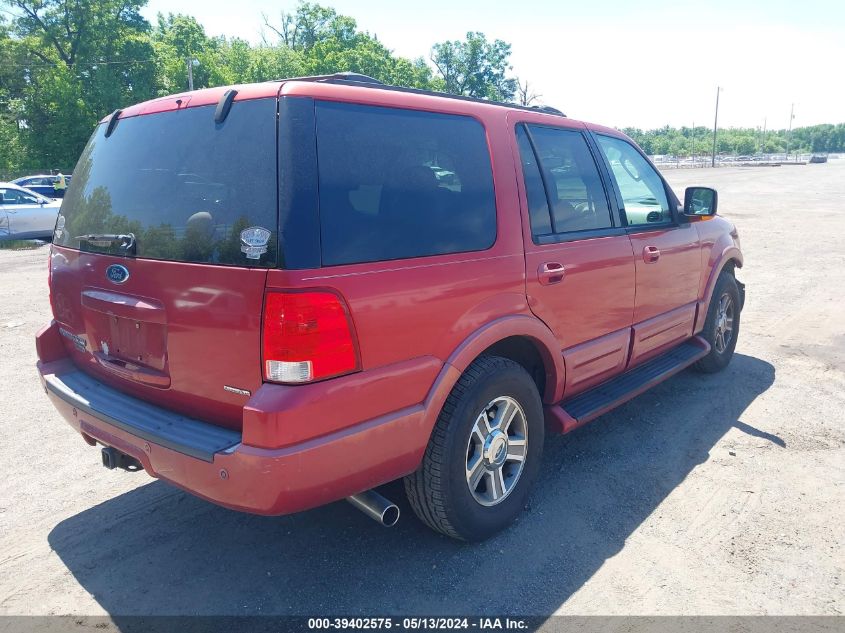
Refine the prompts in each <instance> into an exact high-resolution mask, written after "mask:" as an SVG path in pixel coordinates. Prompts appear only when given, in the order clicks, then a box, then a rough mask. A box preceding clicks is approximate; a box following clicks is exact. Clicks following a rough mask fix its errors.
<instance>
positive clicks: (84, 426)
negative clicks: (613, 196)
mask: <svg viewBox="0 0 845 633" xmlns="http://www.w3.org/2000/svg"><path fill="white" fill-rule="evenodd" d="M234 88H235V89H237V90H238V94H237V96H236V101H240V100H244V99H252V98H262V97H272V96H275V95H278V94H281V95H299V96H309V97H313V98H316V99H325V100H335V101H350V102H355V103H360V104H369V105H382V106H392V107H400V108H411V109H420V110H426V111H431V112H440V113H447V114H462V115H469V116H472V117H474V118H475V119H477V120H478V121H479V122H480V123H481V124H482V125H483V126H484V128H485V130H486V135H487V143H488V147H489V150H490V154H491V164H492V169H493V182H494V187H495V198H496V206H497V239H496V241H495V243H494V244H493V246H492V247H490V248H489V249H487V250H485V251H480V252H472V253H459V254H452V255H438V256H432V257H421V258H414V259H406V260H396V261H385V262H376V263H362V264H350V265H342V266H332V267H323V268H314V269H309V270H281V269H272V270H266V269H248V268H237V267H224V266H212V265H200V264H188V263H178V262H166V261H155V260H144V259H133V260H132V275H131V276H130V278H129V279H128V280H127V282H126V283H125V284H122V285H120V286H119V287H116V286H112V285H110V284H108V282H107V281H106V278H105V274H104V273H105V269H106V267H108V266H109V265H110V264H113V263H120V262H122V261H125V260H123V259H121V258H117V257H110V256H105V255H94V254H90V253H82V252H79V251H76V250H73V249H68V248H62V247H53V253H52V257H51V264H50V266H51V273H52V305H53V311H54V317H55V323H53V324H52V325H50V326H48V327H46V328H44V329H43V330H42V331H41V332H39V334H38V336H37V338H36V346H37V350H38V355H39V359H40V363H39V371H40V372H41V374H42V379H43V377H44V376H45V375H49V374H50V372H53V371H58V370H59V369H60V368H62V367H67V366H69V364H70V363H73V364H74V365H75V366H77V367H79V368H80V369H82V370H83V371H85V372H87V373H88V374H90V375H92V376H94V377H96V378H97V379H98V380H100V381H101V382H102V383H103V384H104V385H106V386H108V387H112V388H114V389H117V390H119V391H122V392H125V393H127V394H129V395H132V396H134V397H136V398H139V399H142V400H147V401H151V402H154V403H155V404H157V405H158V406H160V407H163V408H165V409H170V410H173V411H176V412H179V413H182V414H185V415H188V416H190V417H193V418H195V419H199V420H202V421H205V422H208V423H212V424H216V425H221V426H226V427H229V428H232V429H236V430H238V431H240V432H241V442H240V443H239V444H237V445H236V446H235V447H234V448H233V449H231V450H228V451H224V452H220V453H217V454H215V455H214V459H213V462H212V463H209V462H206V461H203V460H199V459H196V458H193V457H189V456H187V455H184V454H182V453H179V452H176V451H174V450H171V449H168V448H165V447H163V446H159V445H152V446H149V450H146V448H145V445H147V444H148V443H147V442H145V441H144V440H141V439H140V438H138V437H136V436H133V435H132V434H130V433H128V432H126V431H123V430H121V429H119V428H117V427H115V426H113V425H111V424H109V423H108V422H106V421H104V420H100V419H97V418H94V417H92V416H89V415H88V414H80V413H79V412H76V411H75V410H74V409H73V407H72V406H70V405H69V404H67V402H65V401H64V400H61V399H59V398H58V397H57V396H55V395H53V394H52V392H51V395H50V397H51V399H52V400H53V402H54V404H55V406H56V408H57V409H58V410H59V412H60V414H61V415H62V416H63V417H64V418H65V419H66V420H67V421H68V422H69V423H70V424H71V425H72V426H73V427H74V428H75V429H76V430H77V431H79V432H80V433H82V435H83V437H84V438H85V439H86V441H89V442H93V441H94V440H96V441H98V442H100V443H102V444H105V445H108V446H114V447H115V448H117V449H118V450H121V451H123V452H125V453H127V454H129V455H131V456H133V457H135V458H136V459H138V460H139V461H140V462H141V463H142V464H143V466H144V468H145V469H146V470H147V471H148V472H149V473H150V474H151V475H153V476H155V477H161V478H163V479H166V480H168V481H170V482H172V483H174V484H175V485H177V486H180V487H182V488H184V489H186V490H189V491H190V492H193V493H194V494H197V495H198V496H200V497H203V498H205V499H209V500H211V501H214V502H216V503H219V504H221V505H225V506H227V507H230V508H234V509H238V510H245V511H250V512H255V513H260V514H281V513H288V512H295V511H298V510H304V509H307V508H310V507H314V506H317V505H320V504H323V503H327V502H330V501H334V500H337V499H340V498H343V497H345V496H347V495H350V494H354V493H357V492H361V491H363V490H366V489H369V488H372V487H374V486H377V485H379V484H382V483H385V482H388V481H391V480H393V479H396V478H398V477H401V476H404V475H406V474H408V473H410V472H413V471H414V470H415V469H416V468H418V466H419V464H420V461H421V459H422V456H423V453H424V451H425V448H426V445H427V443H428V440H429V436H430V434H431V430H432V428H433V427H434V424H435V422H436V420H437V417H438V415H439V413H440V411H441V409H442V407H443V404H444V402H445V401H446V398H447V397H448V395H449V393H450V392H451V390H452V388H453V387H454V385H455V383H456V382H457V381H458V380H459V379H460V376H461V373H462V372H463V371H464V370H465V369H466V368H467V367H468V366H469V365H470V364H471V363H472V361H473V360H474V359H475V358H477V357H478V355H479V354H481V353H482V352H484V350H485V349H487V348H489V347H490V346H491V345H493V344H495V343H497V342H499V341H502V340H503V339H506V338H510V337H522V338H523V339H525V340H526V341H528V342H529V343H530V344H531V345H532V346H534V348H535V349H536V350H537V352H538V354H539V357H540V359H541V360H542V363H543V369H544V370H545V379H546V380H545V382H546V388H545V393H544V394H542V396H543V402H544V404H545V405H546V406H545V414H546V422H547V425H548V427H549V428H550V429H552V430H555V431H558V432H568V431H570V430H572V429H573V428H575V427H576V426H578V425H579V424H580V423H582V422H583V421H576V420H574V419H573V418H571V417H569V416H568V415H567V414H566V413H565V412H564V411H563V410H562V409H561V408H560V407H558V406H556V405H557V403H559V402H561V401H562V400H564V398H566V397H570V396H572V395H575V394H577V393H579V392H582V391H584V390H585V389H588V388H590V387H592V386H594V385H596V384H599V383H601V382H603V381H605V380H607V379H609V378H612V377H613V376H616V375H618V374H619V373H620V372H622V371H624V370H625V369H626V368H627V367H629V366H632V365H635V364H637V363H640V362H643V361H644V360H647V359H648V358H651V357H653V356H654V355H655V354H658V353H660V352H661V351H663V350H665V349H667V348H668V347H671V346H672V345H674V344H677V343H678V342H681V341H683V340H686V339H689V337H691V336H692V335H693V332H694V331H696V332H697V331H699V330H700V329H701V327H703V318H702V314H703V312H704V311H706V306H707V302H708V301H709V299H710V294H711V293H712V289H713V286H714V284H715V279H716V277H717V276H718V273H719V270H721V268H722V267H723V266H724V265H726V263H729V262H731V261H733V262H734V264H735V265H737V266H741V265H742V256H741V254H740V252H739V243H738V240H737V239H736V237H735V233H733V234H732V230H733V229H732V227H731V225H730V224H729V223H727V222H725V221H724V220H721V219H719V218H715V219H713V220H710V221H707V222H698V223H695V224H680V225H679V226H676V227H672V228H665V229H659V230H654V231H647V232H632V233H631V234H630V235H629V234H620V233H617V234H615V235H611V236H607V237H594V238H592V239H583V240H574V241H568V242H561V243H556V244H549V245H542V246H540V245H536V244H534V243H533V241H532V239H531V234H530V228H529V222H528V212H527V208H528V207H527V202H526V196H525V191H524V187H523V179H522V173H521V162H520V160H519V154H518V149H517V146H516V142H515V138H514V125H515V123H516V122H519V121H526V122H534V123H540V124H544V125H552V126H557V127H564V128H569V129H578V130H582V131H586V130H596V131H601V132H603V133H607V134H612V135H615V136H623V135H621V134H620V133H619V132H617V131H615V130H610V129H608V128H603V127H600V126H593V125H587V124H583V123H580V122H578V121H573V120H570V119H562V118H561V117H558V116H555V115H551V114H545V113H541V112H537V113H533V112H527V111H516V110H509V109H507V108H502V107H500V106H494V105H490V104H484V103H477V102H472V101H461V100H455V99H448V98H442V97H438V96H433V95H427V94H415V93H406V92H396V91H387V90H377V89H372V88H362V87H355V86H344V85H336V84H326V83H315V82H304V81H299V82H297V81H291V82H268V83H262V84H254V85H247V86H235V87H234ZM226 90H227V88H212V89H207V90H201V91H196V92H193V93H188V94H184V95H175V96H172V97H165V98H162V99H157V100H153V101H150V102H146V103H143V104H138V105H136V106H131V107H129V108H126V109H125V110H123V112H122V114H121V115H120V116H121V118H126V117H131V116H141V115H149V114H154V113H157V112H164V111H168V110H173V109H179V108H194V107H198V106H203V105H213V104H215V103H217V102H218V101H219V99H220V97H221V96H222V95H223V94H224V93H225V91H226ZM647 247H655V248H656V249H658V250H659V251H660V257H659V258H658V259H657V261H654V262H652V263H647V262H646V260H645V259H644V258H643V257H642V253H643V251H644V249H646V248H647ZM547 263H560V264H562V265H563V276H562V278H561V279H560V280H558V279H553V280H552V281H553V282H555V283H550V284H545V283H540V277H539V276H538V270H541V267H542V266H543V265H544V264H547ZM296 289H325V290H329V291H331V292H334V293H337V294H338V295H339V296H340V297H342V299H343V300H344V301H345V303H346V305H347V306H348V309H349V315H350V318H351V321H352V323H353V328H354V336H355V338H356V340H357V345H358V352H359V354H360V366H361V367H360V371H357V372H355V373H352V374H349V375H345V376H341V377H337V378H333V379H329V380H324V381H322V382H316V383H312V384H305V385H295V386H289V385H280V384H271V383H264V382H262V375H261V360H260V356H261V318H262V306H263V300H264V294H265V292H266V291H268V290H296ZM60 328H61V330H62V332H60ZM83 344H84V346H85V349H84V351H83V350H82V349H80V346H81V345H83ZM223 385H228V386H232V387H236V388H238V389H243V390H247V391H249V392H251V395H249V396H247V395H239V394H237V393H230V392H228V391H224V390H223V389H222V386H223ZM221 470H225V472H226V475H227V476H226V477H225V478H221V475H220V473H221Z"/></svg>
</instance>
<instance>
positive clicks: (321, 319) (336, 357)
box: [262, 292, 359, 383]
mask: <svg viewBox="0 0 845 633" xmlns="http://www.w3.org/2000/svg"><path fill="white" fill-rule="evenodd" d="M263 339H264V340H263V344H262V346H263V356H262V360H263V365H264V379H265V380H269V381H272V382H283V383H303V382H312V381H315V380H322V379H324V378H332V377H334V376H340V375H342V374H348V373H350V372H353V371H356V370H358V369H359V363H358V353H357V350H356V347H355V339H354V335H353V329H352V321H351V319H350V318H349V311H348V310H347V308H346V305H345V303H344V302H343V300H342V299H341V298H340V297H339V296H337V295H336V294H334V293H331V292H268V293H267V295H266V296H265V298H264V322H263Z"/></svg>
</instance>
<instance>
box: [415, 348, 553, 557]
mask: <svg viewBox="0 0 845 633" xmlns="http://www.w3.org/2000/svg"><path fill="white" fill-rule="evenodd" d="M482 414H484V415H485V417H484V418H482ZM520 416H521V418H520ZM500 418H508V420H509V421H507V422H505V423H503V424H502V425H501V426H497V425H498V420H499V419H500ZM485 433H486V435H485ZM544 433H545V425H544V421H543V406H542V403H541V401H540V395H539V393H538V392H537V386H536V385H535V384H534V381H533V380H532V379H531V376H530V375H529V374H528V372H527V371H525V369H524V368H523V367H522V366H521V365H519V364H517V363H515V362H514V361H512V360H509V359H507V358H501V357H498V356H480V357H479V358H477V359H476V360H475V361H474V362H473V363H472V364H471V365H470V366H469V367H468V368H467V369H466V371H465V372H464V373H463V375H462V376H461V378H460V379H459V380H458V382H457V384H456V385H455V387H454V388H453V389H452V392H451V393H450V394H449V397H448V398H447V399H446V403H445V404H444V405H443V409H442V410H441V412H440V415H439V417H438V419H437V423H436V424H435V426H434V430H433V431H432V434H431V439H430V440H429V443H428V446H427V447H426V451H425V455H424V457H423V461H422V465H421V466H420V468H419V469H418V470H417V471H416V472H414V473H412V474H411V475H408V476H407V477H405V493H406V495H407V497H408V501H409V502H410V504H411V507H412V508H413V509H414V512H415V513H416V515H417V516H418V517H419V518H420V519H421V520H422V521H423V522H424V523H425V524H427V525H428V526H429V527H431V528H432V529H434V530H436V531H438V532H442V533H443V534H446V535H447V536H451V537H453V538H456V539H461V540H465V541H480V540H484V539H486V538H488V537H490V536H492V535H493V534H495V533H496V532H498V531H500V530H502V529H504V528H505V527H507V526H508V525H510V524H511V523H512V522H513V521H514V519H516V517H517V516H518V515H519V514H520V513H521V512H522V509H523V508H524V507H525V504H526V501H527V499H528V494H529V492H530V490H531V487H532V485H533V483H534V480H535V479H536V478H537V473H538V471H539V468H540V460H541V457H542V453H543V438H544ZM523 434H524V436H523ZM503 435H504V436H506V437H505V438H504V439H503V437H502V436H503ZM523 440H524V445H523ZM503 451H504V453H503ZM520 454H521V455H522V456H523V459H522V461H519V456H520ZM479 460H480V462H479ZM499 460H503V462H502V464H501V466H498V465H497V462H498V461H499ZM470 473H472V477H473V482H477V483H475V488H474V489H473V488H471V484H470ZM498 473H501V477H499V476H498ZM497 495H498V497H497Z"/></svg>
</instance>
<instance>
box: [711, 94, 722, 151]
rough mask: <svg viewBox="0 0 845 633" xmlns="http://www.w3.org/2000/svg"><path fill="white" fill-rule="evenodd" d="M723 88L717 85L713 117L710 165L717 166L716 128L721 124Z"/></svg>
mask: <svg viewBox="0 0 845 633" xmlns="http://www.w3.org/2000/svg"><path fill="white" fill-rule="evenodd" d="M721 91H722V89H721V88H720V87H719V86H716V117H715V118H714V119H713V158H712V160H711V161H710V166H711V167H715V166H716V130H717V128H718V126H719V93H720V92H721Z"/></svg>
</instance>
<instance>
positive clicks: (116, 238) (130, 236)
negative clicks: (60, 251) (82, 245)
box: [73, 233, 137, 255]
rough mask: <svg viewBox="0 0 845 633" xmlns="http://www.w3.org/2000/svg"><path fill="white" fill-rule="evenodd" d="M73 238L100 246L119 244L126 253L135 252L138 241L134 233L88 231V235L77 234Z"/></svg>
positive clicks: (106, 246)
mask: <svg viewBox="0 0 845 633" xmlns="http://www.w3.org/2000/svg"><path fill="white" fill-rule="evenodd" d="M73 239H75V240H79V241H80V242H87V243H88V244H91V245H92V246H97V247H99V248H108V247H110V246H118V247H120V248H121V249H122V250H123V251H125V252H126V254H127V255H128V254H130V253H131V254H133V255H134V254H135V247H136V246H137V241H136V240H135V234H134V233H88V234H87V235H77V236H76V237H74V238H73Z"/></svg>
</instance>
